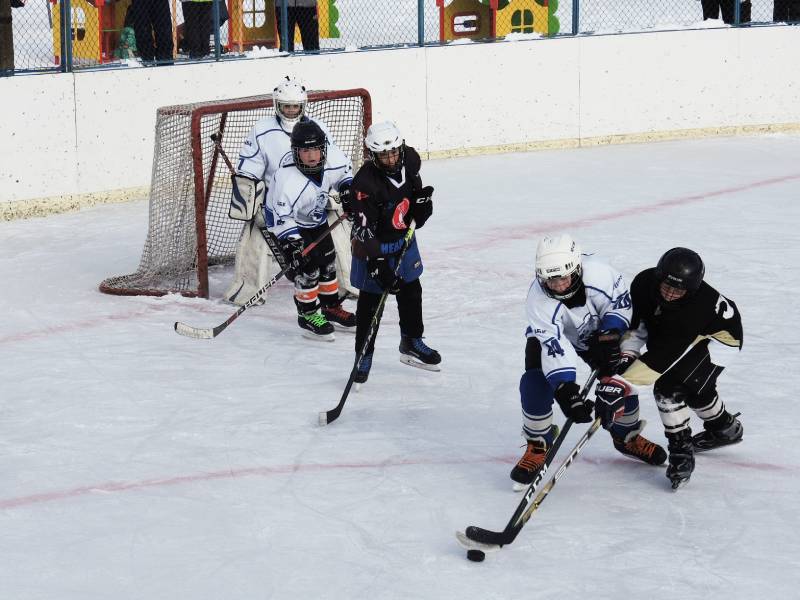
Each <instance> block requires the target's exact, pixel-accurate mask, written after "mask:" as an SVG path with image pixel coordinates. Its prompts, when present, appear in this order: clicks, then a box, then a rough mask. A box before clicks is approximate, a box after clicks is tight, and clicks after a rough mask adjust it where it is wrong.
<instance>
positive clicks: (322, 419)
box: [319, 411, 328, 427]
mask: <svg viewBox="0 0 800 600" xmlns="http://www.w3.org/2000/svg"><path fill="white" fill-rule="evenodd" d="M327 424H328V413H327V412H325V411H322V412H321V413H319V426H320V427H325V425H327Z"/></svg>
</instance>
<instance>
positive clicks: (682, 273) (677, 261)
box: [656, 247, 706, 305]
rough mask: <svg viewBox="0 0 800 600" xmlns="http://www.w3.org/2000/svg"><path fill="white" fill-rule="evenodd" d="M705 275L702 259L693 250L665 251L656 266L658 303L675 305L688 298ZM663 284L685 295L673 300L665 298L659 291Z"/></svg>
mask: <svg viewBox="0 0 800 600" xmlns="http://www.w3.org/2000/svg"><path fill="white" fill-rule="evenodd" d="M705 273H706V267H705V265H704V264H703V259H702V258H700V255H699V254H697V252H695V251H694V250H689V249H688V248H680V247H679V248H672V249H671V250H667V251H666V252H665V253H664V255H663V256H662V257H661V258H660V259H659V260H658V264H657V265H656V282H657V283H656V285H657V289H656V295H657V298H658V299H659V302H660V303H661V304H662V305H666V304H669V305H675V303H676V302H678V301H680V300H684V299H687V298H689V297H690V296H691V295H692V294H694V293H695V292H696V291H697V290H698V288H699V287H700V284H701V283H703V277H704V276H705ZM663 284H666V285H667V286H669V288H674V289H676V290H685V291H686V293H685V294H681V295H680V296H677V297H676V298H675V299H674V300H673V299H672V298H669V297H666V298H665V297H664V293H662V292H661V289H660V288H661V286H662V285H663ZM669 288H666V289H667V290H668V289H669Z"/></svg>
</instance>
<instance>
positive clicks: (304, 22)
mask: <svg viewBox="0 0 800 600" xmlns="http://www.w3.org/2000/svg"><path fill="white" fill-rule="evenodd" d="M284 1H285V2H286V13H287V17H288V18H287V23H288V30H289V35H288V36H287V37H288V39H287V40H286V41H285V42H283V43H281V50H284V51H287V52H294V28H295V25H297V26H298V27H300V39H301V40H302V42H303V50H304V51H305V52H310V51H315V50H319V18H318V17H317V0H275V17H276V18H277V22H278V35H279V36H280V35H281V32H282V31H283V22H282V15H283V13H282V10H281V5H282V4H283V2H284Z"/></svg>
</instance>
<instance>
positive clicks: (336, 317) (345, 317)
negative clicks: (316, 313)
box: [322, 304, 356, 333]
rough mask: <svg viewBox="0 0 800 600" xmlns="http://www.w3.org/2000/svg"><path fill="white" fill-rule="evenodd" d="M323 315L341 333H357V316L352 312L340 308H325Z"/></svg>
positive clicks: (323, 308)
mask: <svg viewBox="0 0 800 600" xmlns="http://www.w3.org/2000/svg"><path fill="white" fill-rule="evenodd" d="M322 314H323V315H324V316H325V318H326V319H327V320H328V322H329V323H331V324H332V325H333V326H334V327H335V328H336V329H339V330H341V331H349V332H351V333H355V332H356V316H355V315H354V314H353V313H351V312H350V311H347V310H345V309H344V308H342V305H341V304H339V305H338V306H323V307H322Z"/></svg>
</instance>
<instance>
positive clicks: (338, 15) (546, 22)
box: [0, 0, 800, 75]
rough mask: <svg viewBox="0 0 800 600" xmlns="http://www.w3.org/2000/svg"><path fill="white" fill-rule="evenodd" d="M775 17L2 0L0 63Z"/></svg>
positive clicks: (302, 49)
mask: <svg viewBox="0 0 800 600" xmlns="http://www.w3.org/2000/svg"><path fill="white" fill-rule="evenodd" d="M751 2H755V3H754V4H752V5H751ZM704 17H706V18H707V19H714V18H718V19H720V20H718V21H712V20H706V21H705V22H704ZM776 22H788V23H792V24H796V23H798V22H800V0H764V1H763V2H762V1H760V0H745V1H744V2H742V1H741V0H560V1H559V0H382V1H375V0H201V1H192V2H178V1H176V0H0V74H2V75H13V74H20V73H35V72H54V71H62V72H69V71H72V70H79V69H88V68H93V69H97V68H132V67H139V66H151V65H152V66H159V65H171V64H175V63H185V62H195V61H203V60H231V59H235V58H239V57H253V56H265V55H279V54H285V53H287V52H297V53H317V52H330V51H342V50H344V51H348V50H354V49H358V48H375V47H401V46H408V45H416V46H421V45H431V44H445V43H467V42H468V41H470V40H498V39H519V38H522V39H524V38H526V37H537V36H547V37H554V36H564V35H589V34H600V33H625V32H642V31H659V30H674V29H682V28H699V27H708V26H713V25H719V26H726V24H727V25H731V26H734V27H736V26H751V25H766V24H771V23H776ZM290 31H291V33H290ZM282 40H283V41H282Z"/></svg>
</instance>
